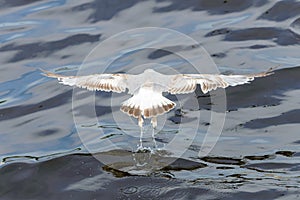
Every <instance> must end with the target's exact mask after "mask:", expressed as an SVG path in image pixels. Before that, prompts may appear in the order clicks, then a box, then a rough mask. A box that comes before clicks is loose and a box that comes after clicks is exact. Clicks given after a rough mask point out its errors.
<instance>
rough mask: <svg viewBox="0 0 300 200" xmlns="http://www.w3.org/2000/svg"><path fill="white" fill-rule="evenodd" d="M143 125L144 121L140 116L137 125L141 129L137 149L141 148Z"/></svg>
mask: <svg viewBox="0 0 300 200" xmlns="http://www.w3.org/2000/svg"><path fill="white" fill-rule="evenodd" d="M143 123H144V120H143V118H142V116H141V115H140V116H139V118H138V124H139V127H140V128H141V134H140V146H139V147H138V149H142V148H143V132H144V130H143Z"/></svg>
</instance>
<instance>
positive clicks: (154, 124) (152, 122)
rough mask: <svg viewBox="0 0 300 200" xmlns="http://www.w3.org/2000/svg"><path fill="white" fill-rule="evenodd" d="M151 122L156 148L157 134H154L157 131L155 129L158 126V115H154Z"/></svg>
mask: <svg viewBox="0 0 300 200" xmlns="http://www.w3.org/2000/svg"><path fill="white" fill-rule="evenodd" d="M151 124H152V127H153V128H152V141H153V143H154V147H155V148H156V147H157V144H156V140H155V136H154V133H155V129H156V127H157V118H156V117H152V119H151Z"/></svg>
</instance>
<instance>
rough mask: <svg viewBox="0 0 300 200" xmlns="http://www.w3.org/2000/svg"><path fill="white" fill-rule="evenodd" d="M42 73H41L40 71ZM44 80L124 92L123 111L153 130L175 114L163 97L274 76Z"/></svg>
mask: <svg viewBox="0 0 300 200" xmlns="http://www.w3.org/2000/svg"><path fill="white" fill-rule="evenodd" d="M41 70H42V69H41ZM42 71H43V73H44V75H45V76H48V77H51V78H56V79H58V81H59V83H61V84H64V85H69V86H77V87H80V88H85V89H87V90H91V91H105V92H117V93H121V92H125V91H126V89H128V93H129V94H131V95H132V97H131V98H129V99H128V100H126V101H125V102H123V103H122V106H121V111H123V112H124V113H126V114H128V115H129V116H132V117H134V118H137V119H138V125H139V126H140V127H141V128H142V127H143V122H144V118H151V124H152V126H153V128H156V126H157V116H158V115H162V114H164V113H166V112H168V111H170V110H172V109H173V108H174V107H175V106H176V104H175V103H174V102H173V101H171V100H169V99H167V98H166V97H164V96H163V95H162V93H163V92H168V93H171V94H187V93H191V92H194V91H195V90H196V86H197V84H199V85H200V87H201V90H202V92H203V93H204V94H205V93H207V92H209V91H212V90H215V89H217V88H226V87H228V86H236V85H242V84H246V83H249V82H250V81H253V80H254V78H257V77H265V76H269V75H271V74H273V69H272V68H270V69H269V70H267V71H266V72H262V73H257V74H246V75H223V74H176V75H164V74H161V73H159V72H156V71H154V70H153V69H147V70H145V71H144V72H143V73H141V74H138V75H133V74H92V75H87V76H64V75H60V74H55V73H52V72H48V71H45V70H42Z"/></svg>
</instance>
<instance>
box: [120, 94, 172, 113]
mask: <svg viewBox="0 0 300 200" xmlns="http://www.w3.org/2000/svg"><path fill="white" fill-rule="evenodd" d="M175 106H176V104H175V103H174V102H173V101H170V100H169V99H167V98H165V97H163V96H162V95H161V94H156V95H153V94H152V96H150V97H144V96H141V95H134V96H133V97H131V98H130V99H128V100H127V101H125V102H124V103H123V104H122V106H121V111H122V112H124V113H126V114H128V115H129V116H133V117H135V118H138V117H139V116H141V115H142V116H144V117H145V118H151V117H156V116H157V115H162V114H164V113H166V112H168V111H170V110H172V109H173V108H174V107H175Z"/></svg>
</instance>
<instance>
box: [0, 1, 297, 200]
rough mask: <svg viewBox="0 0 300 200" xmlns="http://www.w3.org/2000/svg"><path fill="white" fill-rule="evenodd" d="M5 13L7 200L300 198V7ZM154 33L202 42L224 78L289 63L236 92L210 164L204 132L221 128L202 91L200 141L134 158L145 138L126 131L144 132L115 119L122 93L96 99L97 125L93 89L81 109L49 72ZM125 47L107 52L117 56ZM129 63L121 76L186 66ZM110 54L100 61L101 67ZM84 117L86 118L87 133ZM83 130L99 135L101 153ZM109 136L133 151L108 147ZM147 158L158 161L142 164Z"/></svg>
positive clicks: (218, 4)
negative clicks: (166, 31) (153, 67)
mask: <svg viewBox="0 0 300 200" xmlns="http://www.w3.org/2000/svg"><path fill="white" fill-rule="evenodd" d="M0 15H1V17H0V62H1V67H0V78H1V82H0V130H1V132H0V142H1V143H0V159H1V160H0V161H1V163H0V199H160V198H161V199H280V200H283V199H299V198H300V192H299V187H300V135H299V128H300V110H299V109H300V106H299V105H300V100H299V97H300V84H299V78H300V67H299V63H300V57H299V50H300V48H299V45H300V2H299V1H265V0H259V1H250V0H246V1H237V0H225V1H223V0H222V1H219V0H216V1H210V0H200V1H199V0H197V1H195V0H189V1H185V2H183V1H181V0H173V1H171V0H156V1H135V0H128V1H114V0H113V1H111V0H99V1H96V0H95V1H90V0H85V1H64V0H57V1H55V0H53V1H40V0H31V1H21V0H19V1H16V0H13V1H11V0H2V1H0ZM146 26H147V27H164V28H170V29H174V30H177V31H179V32H181V33H184V34H187V35H188V36H190V37H192V38H193V39H194V40H196V41H198V42H199V43H201V45H203V47H204V48H205V49H206V50H207V51H208V53H209V54H210V55H211V57H212V58H213V60H214V62H215V63H216V64H217V66H218V68H219V70H220V71H221V72H223V73H256V72H260V71H264V70H266V69H268V68H269V67H273V66H278V68H277V70H276V71H275V74H274V75H272V76H269V77H266V78H262V79H257V80H255V81H254V82H253V83H251V84H249V85H243V86H238V87H233V88H228V89H226V95H227V108H226V110H227V112H226V121H225V124H224V129H223V131H222V135H221V137H220V138H219V140H218V142H217V144H216V146H215V147H214V148H213V150H212V151H211V152H210V153H209V155H207V156H203V157H199V156H197V155H198V152H199V150H200V148H201V140H202V139H203V137H202V136H201V133H203V132H205V131H206V129H207V128H208V126H209V125H210V124H209V118H210V115H209V112H210V110H209V109H210V108H211V101H210V96H209V95H203V94H202V93H201V92H200V90H199V88H198V89H197V91H196V93H195V94H191V95H190V96H189V97H188V100H190V101H193V102H194V103H195V102H196V104H197V105H196V107H197V110H196V111H197V112H198V110H199V112H200V113H203V115H204V117H202V118H201V119H200V122H199V124H200V128H199V133H198V135H197V137H196V138H195V139H194V141H193V143H192V145H190V146H189V148H188V150H187V151H186V152H185V154H184V155H182V156H181V157H180V158H177V157H174V155H172V152H161V153H160V154H157V155H156V154H155V155H153V154H149V153H147V152H144V153H136V152H134V150H133V149H134V148H135V147H136V144H137V143H138V137H133V135H126V134H124V130H125V129H126V130H127V129H128V131H131V132H132V133H136V134H137V135H136V136H138V134H139V130H138V127H137V126H132V125H130V126H129V125H128V126H126V124H127V123H128V121H126V120H129V121H130V119H129V118H128V117H126V116H125V115H123V114H121V113H120V121H119V122H120V124H122V127H125V128H120V127H119V126H118V125H116V124H115V123H114V121H113V120H112V113H114V110H117V109H118V105H117V104H116V105H113V106H112V107H111V104H110V99H111V97H112V94H108V93H96V96H95V97H96V99H97V100H98V101H97V103H96V106H95V108H96V113H97V117H98V119H99V121H100V125H99V126H97V125H95V124H93V123H92V122H91V120H90V119H91V116H90V113H88V112H87V113H85V112H83V111H84V108H85V107H84V104H85V102H86V100H87V96H90V95H93V94H92V93H84V95H85V94H88V95H87V96H84V95H82V97H80V100H81V101H80V103H82V102H83V103H82V104H83V105H81V104H79V105H78V107H76V106H75V109H72V94H73V92H72V88H69V87H63V86H61V85H58V84H57V82H56V81H54V80H51V79H48V78H45V77H42V76H41V74H40V71H39V70H38V69H39V68H40V67H41V68H43V69H47V70H51V71H57V72H58V73H63V74H72V75H74V74H76V71H77V70H78V69H79V67H80V65H81V63H82V62H83V60H84V59H85V57H86V56H87V54H88V53H89V52H90V51H91V50H92V49H93V48H94V47H96V46H97V45H98V44H99V43H100V42H103V41H104V40H105V39H107V38H109V37H110V36H112V35H114V34H118V33H120V32H122V31H126V30H128V29H133V28H142V27H146ZM128 37H129V36H128ZM157 38H159V36H157ZM146 39H147V38H146ZM128 40H129V41H130V39H128ZM149 40H150V39H149ZM146 42H149V41H146ZM150 42H151V41H150ZM114 45H115V44H112V45H111V46H110V45H107V46H105V49H108V50H107V51H109V50H114V49H115V48H116V46H114ZM170 48H171V49H173V50H174V51H177V50H178V49H179V50H180V49H182V48H183V47H179V46H170ZM184 48H185V47H184ZM179 50H178V51H179ZM187 50H188V48H187ZM103 53H104V54H105V53H106V52H103ZM119 55H120V56H121V57H120V58H119V59H118V60H117V61H115V62H114V64H113V66H112V68H111V69H110V70H111V71H119V72H127V71H130V70H131V68H132V67H133V66H136V65H138V64H143V63H150V62H157V63H166V64H168V65H172V66H174V69H176V70H178V71H181V72H182V71H185V70H186V69H185V68H184V67H183V66H185V64H186V63H185V62H184V61H182V60H180V59H178V58H176V57H174V55H173V54H172V53H169V52H166V51H160V50H155V49H146V50H143V51H137V52H134V53H132V54H126V55H125V56H124V55H123V54H122V53H119ZM122 56H123V57H122ZM105 58H106V57H105V55H104V56H103V58H101V57H100V58H98V59H99V68H101V60H103V59H105ZM114 97H116V98H117V99H122V98H123V97H124V96H122V95H120V96H114ZM127 97H128V96H127ZM168 97H169V98H173V99H172V100H176V98H175V97H172V96H168ZM107 102H108V103H107ZM194 106H195V104H192V105H191V107H192V108H193V107H194ZM79 108H81V109H80V112H79V111H78V109H79ZM74 112H75V113H79V114H80V115H81V116H83V117H84V119H85V120H86V121H85V122H84V123H83V124H81V126H80V127H81V128H80V130H78V129H76V127H75V125H74V120H73V114H74ZM192 113H193V111H192V110H189V109H185V107H183V108H180V107H177V109H176V110H173V111H172V112H170V113H168V114H167V115H166V116H165V118H164V119H165V120H166V128H165V129H164V130H163V131H161V132H160V133H158V134H157V135H156V139H157V142H158V143H159V144H164V143H167V142H168V141H169V140H168V139H169V138H172V137H174V135H176V134H183V133H177V132H176V131H175V132H174V130H176V128H178V124H179V125H180V124H189V123H191V124H195V122H196V121H195V120H194V118H193V115H192ZM206 114H208V115H207V116H206ZM131 122H132V123H136V122H135V121H131ZM124 124H125V125H124ZM77 128H78V127H77ZM123 129H124V130H123ZM189 130H190V129H186V130H185V131H184V132H187V133H188V131H189ZM78 131H82V132H85V133H89V137H88V138H86V140H85V141H86V142H87V143H88V144H89V148H90V149H87V146H86V145H84V144H83V142H82V138H81V137H80V135H79V134H78ZM100 131H101V132H100ZM101 134H104V135H101ZM99 135H100V136H99ZM99 137H100V138H99ZM107 140H111V141H113V142H114V143H116V144H117V145H118V147H122V148H121V149H116V148H114V147H113V146H109V145H107V146H106V143H105V142H106V141H107ZM106 148H107V149H106ZM88 150H92V151H93V152H94V153H95V154H93V155H91V154H90V153H89V152H90V151H88ZM175 150H176V149H174V151H175ZM99 160H100V161H105V162H100V161H99ZM143 161H151V162H150V163H151V164H153V165H151V166H140V167H138V168H137V167H136V166H137V165H138V164H139V163H142V162H143ZM143 170H144V171H143Z"/></svg>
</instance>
